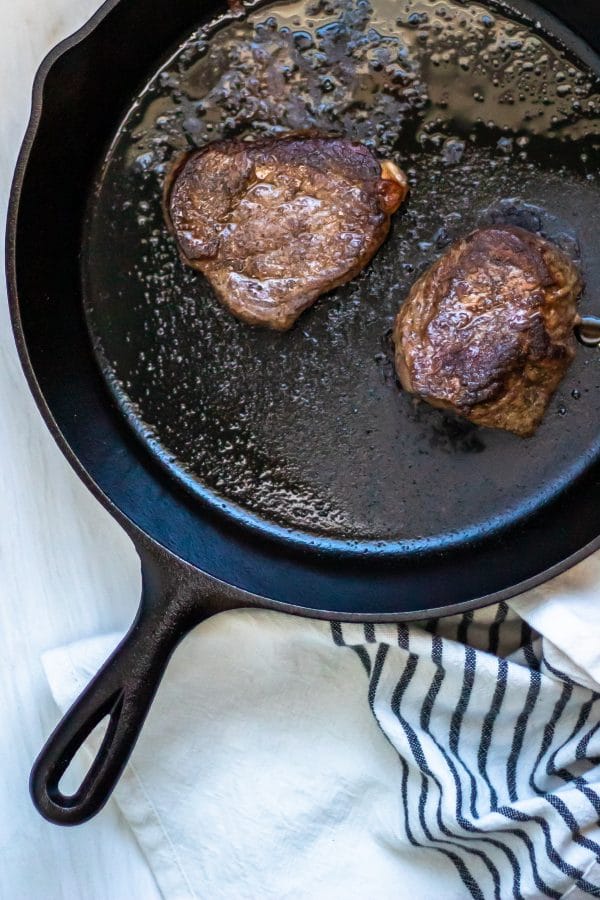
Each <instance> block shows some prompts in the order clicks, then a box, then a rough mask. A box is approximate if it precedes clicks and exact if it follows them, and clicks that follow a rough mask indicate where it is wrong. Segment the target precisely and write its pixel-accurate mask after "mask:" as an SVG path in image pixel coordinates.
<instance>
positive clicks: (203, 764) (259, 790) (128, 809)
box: [44, 556, 600, 900]
mask: <svg viewBox="0 0 600 900" xmlns="http://www.w3.org/2000/svg"><path fill="white" fill-rule="evenodd" d="M599 593H600V556H597V557H593V558H592V559H591V560H588V561H587V562H586V563H583V564H581V565H580V566H578V567H577V568H576V569H573V570H571V572H569V573H567V574H566V575H564V576H561V577H560V578H558V579H556V580H555V581H553V582H551V583H550V584H548V585H546V586H544V587H543V588H540V589H538V590H537V591H535V592H531V593H530V594H528V595H526V596H524V597H522V598H519V599H518V600H517V601H514V602H513V603H511V605H510V606H508V605H506V604H504V603H503V604H500V605H499V606H496V607H492V608H489V609H487V610H482V611H479V612H476V613H470V614H466V615H463V616H456V617H452V618H447V619H439V620H434V621H428V622H423V623H419V624H416V625H399V626H396V625H393V626H392V625H366V626H362V625H356V624H350V625H349V624H341V623H333V624H328V623H322V622H313V621H306V620H300V619H296V618H292V617H287V616H283V615H279V614H276V613H270V612H267V611H264V610H263V611H252V610H244V611H240V612H233V613H224V614H222V615H220V616H217V617H216V618H214V619H211V620H209V621H208V622H205V623H204V624H202V625H201V626H199V627H198V628H197V629H196V630H195V631H194V632H193V633H192V635H191V636H190V637H189V638H188V639H187V640H186V641H185V642H184V643H183V644H182V646H181V647H180V648H179V650H178V651H177V653H176V654H175V656H174V658H173V660H172V663H171V665H170V668H169V670H168V673H167V677H166V679H165V682H164V683H163V685H162V687H161V689H160V691H159V694H158V696H157V699H156V703H155V706H154V708H153V710H152V712H151V714H150V716H149V719H148V723H147V726H146V729H145V731H144V733H143V735H142V738H141V740H140V742H139V745H138V747H137V748H136V751H135V753H134V756H133V759H132V761H131V763H130V765H129V766H128V767H127V770H126V772H125V775H124V777H123V780H122V781H121V783H120V785H119V787H118V789H117V792H116V795H115V800H116V802H117V803H118V804H119V806H120V808H121V810H122V812H123V814H124V815H125V817H126V819H127V820H128V822H129V823H130V825H131V827H132V828H133V830H134V831H135V833H136V835H137V837H138V840H139V843H140V845H141V847H142V849H143V850H144V852H145V854H146V857H147V859H148V863H149V865H150V866H151V868H152V871H153V872H154V875H155V877H156V880H157V883H158V885H159V888H160V890H161V891H162V894H163V895H164V896H165V897H166V898H168V900H179V898H190V897H195V898H210V900H246V898H247V900H257V898H260V900H263V898H270V900H283V898H297V900H314V898H316V900H321V898H323V900H330V898H333V900H335V898H356V900H359V898H360V900H363V898H364V900H370V898H373V897H377V898H383V900H388V898H389V900H402V898H410V900H420V898H423V900H429V898H438V897H440V898H444V900H445V898H450V900H452V898H456V900H462V898H470V897H473V898H477V900H487V898H497V900H504V898H513V897H514V898H545V897H551V898H557V900H558V898H562V897H565V898H569V900H576V898H581V897H588V896H592V897H600V863H599V860H600V827H599V824H598V820H599V813H600V733H599V724H600V681H599V673H600V597H599V596H598V595H599ZM117 639H118V636H117V635H113V636H109V637H98V638H95V639H92V640H88V641H84V642H81V643H78V644H75V645H71V646H70V647H67V648H61V649H59V650H54V651H51V652H50V653H48V654H46V656H45V659H44V664H45V668H46V673H47V676H48V680H49V682H50V686H51V689H52V692H53V694H54V697H55V699H56V701H57V703H58V705H59V706H60V707H61V708H65V707H66V706H67V705H68V704H69V702H70V701H71V700H72V699H73V698H74V696H75V694H76V693H77V692H78V691H79V690H80V689H81V687H82V686H83V684H84V683H85V682H86V681H87V679H88V678H89V677H90V676H91V675H92V673H93V672H94V671H95V669H96V668H97V667H98V666H99V664H100V662H101V661H102V659H103V658H104V657H105V656H106V654H107V652H108V651H109V649H110V647H111V646H112V645H113V644H114V643H116V641H117ZM111 900H120V898H111Z"/></svg>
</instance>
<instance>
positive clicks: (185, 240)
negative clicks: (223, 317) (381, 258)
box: [165, 133, 407, 331]
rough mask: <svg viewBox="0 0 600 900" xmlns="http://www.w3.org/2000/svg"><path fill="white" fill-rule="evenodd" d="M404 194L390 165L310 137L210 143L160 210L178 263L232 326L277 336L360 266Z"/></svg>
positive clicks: (186, 164) (175, 177) (179, 171)
mask: <svg viewBox="0 0 600 900" xmlns="http://www.w3.org/2000/svg"><path fill="white" fill-rule="evenodd" d="M406 193H407V183H406V178H405V176H404V174H403V173H402V172H401V171H400V170H399V169H398V168H397V166H395V165H394V164H393V163H389V162H384V163H380V162H379V161H378V160H377V159H376V157H375V156H374V155H373V154H372V153H371V151H370V150H368V149H367V148H366V147H364V146H363V145H361V144H357V143H353V142H351V141H348V140H342V139H341V138H331V137H324V136H321V135H317V134H314V133H311V134H307V135H291V136H288V137H285V138H279V139H268V140H257V141H253V142H247V141H236V140H231V141H219V142H217V143H214V144H209V145H208V146H207V147H205V148H204V149H202V150H199V151H197V152H194V153H192V154H191V155H189V156H188V157H187V158H186V159H185V160H184V161H183V162H180V163H179V164H178V165H177V166H176V168H175V170H174V171H173V172H172V173H171V176H170V178H169V179H168V180H167V185H166V188H165V206H166V212H167V218H168V221H169V223H170V225H171V227H172V230H173V232H174V234H175V237H176V239H177V243H178V245H179V250H180V254H181V258H182V260H183V262H184V263H186V264H187V265H189V266H192V267H193V268H195V269H198V270H199V271H200V272H203V273H204V275H205V276H206V277H207V278H208V280H209V281H210V283H211V285H212V286H213V288H214V290H215V292H216V294H217V296H218V298H219V299H220V300H221V302H222V303H223V304H224V305H225V306H226V307H227V308H228V309H229V310H230V311H231V312H232V313H233V314H234V315H235V316H237V317H238V318H239V319H242V320H243V321H245V322H249V323H250V324H253V325H267V326H269V327H270V328H275V329H278V330H282V331H283V330H285V329H287V328H290V327H291V326H292V325H293V323H294V322H295V321H296V319H297V318H298V316H299V315H300V314H301V313H302V311H303V310H305V309H306V308H307V307H308V306H310V305H311V304H313V303H314V302H315V300H316V299H317V297H318V296H319V295H320V294H323V293H325V292H326V291H330V290H331V289H332V288H335V287H337V286H338V285H340V284H344V283H345V282H347V281H349V280H350V279H351V278H353V277H354V276H355V275H357V274H358V272H360V270H361V269H362V268H363V267H364V266H366V264H367V263H368V262H369V260H370V259H371V258H372V257H373V255H374V254H375V252H376V251H377V249H378V248H379V247H380V245H381V243H382V242H383V240H384V238H385V237H386V235H387V233H388V230H389V227H390V216H391V214H392V213H394V212H395V211H396V210H397V209H398V207H399V206H400V204H401V203H402V201H403V200H404V198H405V196H406Z"/></svg>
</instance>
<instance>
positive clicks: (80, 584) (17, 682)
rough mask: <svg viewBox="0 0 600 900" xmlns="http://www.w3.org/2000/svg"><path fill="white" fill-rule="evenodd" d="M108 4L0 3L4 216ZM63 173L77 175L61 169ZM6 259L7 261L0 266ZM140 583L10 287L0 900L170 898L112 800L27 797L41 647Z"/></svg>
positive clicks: (68, 635)
mask: <svg viewBox="0 0 600 900" xmlns="http://www.w3.org/2000/svg"><path fill="white" fill-rule="evenodd" d="M98 5H99V0H43V2H42V0H0V101H1V115H0V218H1V220H2V231H4V220H5V213H6V203H7V197H8V191H9V187H10V181H11V177H12V171H13V167H14V164H15V160H16V157H17V152H18V148H19V145H20V142H21V138H22V136H23V132H24V130H25V127H26V124H27V120H28V117H29V106H30V95H31V83H32V80H33V76H34V73H35V70H36V68H37V66H38V64H39V62H40V61H41V59H42V57H43V56H44V55H45V53H46V52H47V50H49V49H50V48H51V47H52V46H53V45H54V44H56V43H57V42H58V41H59V40H60V39H62V38H63V37H65V36H66V35H68V34H70V33H71V32H73V31H74V30H75V29H76V28H78V27H79V26H80V25H81V24H82V23H83V22H84V21H85V20H86V19H87V18H88V17H89V16H90V14H91V13H92V12H94V10H95V8H96V7H97V6H98ZM56 177H57V178H64V177H68V173H64V172H57V173H56ZM3 268H4V266H3V265H2V269H3ZM138 592H139V572H138V564H137V557H136V555H135V553H134V551H133V548H132V546H131V545H130V543H129V541H128V539H127V538H126V537H125V536H124V534H123V533H122V532H121V531H120V529H119V528H118V527H117V526H116V525H115V523H114V522H113V521H112V520H111V519H110V517H109V516H108V514H107V513H106V512H105V511H104V510H103V509H102V508H101V507H100V506H99V505H98V504H97V503H96V501H95V500H93V498H92V497H91V496H90V495H89V494H88V493H87V491H86V490H85V488H84V487H83V485H81V484H80V482H79V481H78V479H77V478H76V476H75V475H74V474H73V472H72V471H71V469H70V468H69V466H68V465H67V463H66V462H65V460H64V459H63V457H62V455H61V454H60V452H59V451H58V449H57V448H56V446H55V445H54V443H53V441H52V439H51V437H50V435H49V434H48V432H47V430H46V428H45V426H44V424H43V422H42V420H41V418H40V416H39V414H38V412H37V409H36V407H35V405H34V403H33V400H32V399H31V397H30V395H29V392H28V389H27V386H26V383H25V380H24V377H23V375H22V372H21V368H20V365H19V362H18V359H17V354H16V351H15V349H14V346H13V341H12V335H11V330H10V325H9V318H8V311H7V306H6V290H5V286H4V280H3V279H2V281H1V288H0V636H1V644H0V647H1V650H0V653H1V656H0V710H1V711H2V712H1V724H0V898H1V900H42V898H43V900H59V898H60V900H63V898H64V900H80V898H81V900H83V898H85V900H121V898H123V900H124V898H131V897H133V898H136V900H137V898H143V900H155V898H157V897H158V896H159V894H158V891H157V888H156V886H155V883H154V880H153V878H152V875H151V874H150V871H149V869H148V866H147V864H146V862H145V860H144V858H143V856H142V854H141V851H140V849H139V848H138V846H137V843H136V841H135V839H134V837H133V836H132V833H131V832H130V830H129V828H128V827H127V826H126V825H125V823H124V822H123V821H121V819H120V817H119V813H118V811H117V809H116V806H115V805H114V804H113V803H110V804H109V807H107V809H106V810H105V812H104V813H103V814H102V815H101V816H100V817H98V818H97V819H95V820H94V821H92V822H90V823H88V824H86V825H83V826H81V827H79V828H75V829H64V828H58V827H56V826H53V825H49V824H47V823H46V822H44V821H43V820H42V819H41V818H40V817H39V816H38V815H37V813H36V812H35V811H34V809H33V806H32V805H31V802H30V800H29V795H28V788H27V782H28V777H29V770H30V767H31V763H32V761H33V759H34V758H35V755H36V754H37V752H38V750H39V749H40V747H41V746H42V743H43V741H44V738H45V737H46V736H47V735H48V733H49V732H50V730H51V729H52V727H53V725H54V724H55V722H56V720H57V718H58V713H57V709H56V707H55V705H54V703H53V701H52V698H51V696H50V691H49V688H48V686H47V683H46V680H45V678H44V675H43V672H42V668H41V665H40V654H41V652H42V651H43V650H45V649H47V648H50V647H55V646H57V645H59V644H62V643H66V642H69V641H72V640H76V639H77V638H81V637H85V636H86V635H93V634H95V633H98V632H100V631H110V630H114V629H122V628H124V627H125V626H126V625H127V624H128V623H129V621H130V620H131V619H132V617H133V614H134V610H135V607H136V604H137V598H138Z"/></svg>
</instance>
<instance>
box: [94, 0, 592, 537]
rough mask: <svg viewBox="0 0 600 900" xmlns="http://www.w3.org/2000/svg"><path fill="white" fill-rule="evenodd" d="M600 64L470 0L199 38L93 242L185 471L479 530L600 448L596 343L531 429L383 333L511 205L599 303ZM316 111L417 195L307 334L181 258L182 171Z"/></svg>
mask: <svg viewBox="0 0 600 900" xmlns="http://www.w3.org/2000/svg"><path fill="white" fill-rule="evenodd" d="M585 52H587V51H585ZM585 52H584V51H583V50H581V54H582V56H583V55H585ZM588 55H590V54H588ZM592 66H594V67H596V66H597V60H595V59H592V58H591V55H590V58H589V59H585V60H583V59H579V58H578V57H577V56H576V55H575V54H574V53H573V52H571V51H567V50H565V49H564V48H561V46H560V45H559V43H558V41H557V40H555V39H550V38H549V37H548V36H547V35H546V34H545V33H544V32H543V30H542V28H541V26H540V25H539V24H536V23H535V22H528V21H527V20H526V19H525V18H523V19H516V18H515V17H514V16H513V17H509V16H508V14H506V13H503V12H501V10H500V8H499V7H496V6H492V5H489V4H486V5H484V4H479V3H469V4H468V5H463V4H462V3H460V2H448V0H444V2H424V0H411V2H400V3H399V2H393V0H389V2H388V0H378V2H376V3H374V4H371V3H369V2H366V0H353V2H337V0H309V2H304V0H303V2H293V3H286V4H284V3H282V4H269V5H267V6H261V7H259V8H256V9H254V10H253V11H252V12H250V13H249V14H248V15H247V17H246V18H244V19H239V18H238V19H232V18H227V17H225V18H224V19H222V20H221V21H220V23H219V26H218V27H214V28H211V27H206V28H203V29H201V30H200V31H199V32H198V33H197V34H195V35H193V36H191V37H190V39H189V40H188V41H186V42H185V43H184V44H183V45H182V47H180V48H179V49H178V51H177V52H176V53H175V54H174V56H173V57H171V59H169V60H168V61H167V62H166V63H165V64H164V66H163V67H162V68H161V70H160V71H159V72H157V73H156V75H155V76H154V77H153V78H152V79H151V80H150V81H149V83H148V85H147V87H146V88H145V90H144V91H143V93H142V94H141V95H140V97H139V98H138V99H137V100H136V101H135V103H134V105H133V106H132V108H131V110H130V112H129V113H128V115H127V116H126V118H125V120H124V122H123V124H122V127H121V129H120V130H119V132H118V134H117V135H116V137H115V139H114V142H113V145H112V147H111V149H110V152H109V154H108V157H107V160H106V163H105V165H104V167H103V170H102V172H101V174H100V177H99V182H98V189H97V191H96V193H95V197H94V201H93V205H92V208H91V209H90V214H89V222H88V233H87V252H86V256H85V259H84V261H83V269H84V283H85V295H86V309H87V315H88V321H89V325H90V330H91V333H92V335H93V339H94V343H95V347H96V349H97V352H98V355H99V358H100V360H101V363H102V366H103V369H104V371H105V374H106V375H107V378H108V379H109V383H110V385H111V388H112V390H113V392H114V394H115V396H116V398H117V400H118V402H119V404H120V405H121V407H122V409H123V410H124V411H125V413H126V414H127V416H128V418H129V420H130V422H131V423H132V425H133V426H134V427H135V428H136V430H137V431H138V433H139V434H140V436H141V437H142V438H143V439H144V440H145V441H146V442H147V443H148V444H149V445H150V446H151V449H152V451H153V452H154V453H155V454H158V455H159V457H160V458H161V460H162V462H163V463H164V464H165V465H167V466H169V468H170V469H171V471H172V472H173V475H174V476H175V477H176V478H178V479H179V480H180V481H182V482H183V483H184V484H185V485H186V486H187V487H188V488H189V489H190V490H191V491H193V492H195V493H200V494H201V495H202V496H203V497H205V498H206V500H207V501H209V502H211V503H213V504H215V505H217V506H220V507H222V508H224V509H226V510H227V511H228V512H229V513H232V514H239V515H248V514H249V515H252V516H256V517H258V519H260V520H261V521H263V522H264V523H265V525H266V523H269V527H271V526H279V527H285V528H291V529H295V530H298V531H300V532H302V533H303V535H305V537H306V539H307V540H315V541H319V540H321V539H332V538H334V539H343V540H344V541H350V540H352V541H355V542H358V543H363V542H374V545H377V543H379V544H380V545H386V544H387V543H389V542H398V541H425V542H427V541H437V540H438V539H440V535H445V536H446V539H448V540H452V539H453V536H454V535H458V534H460V535H461V536H462V537H463V538H464V536H465V534H473V535H474V536H475V535H477V534H480V533H481V532H482V531H489V530H492V529H495V528H500V527H502V525H503V524H505V523H506V522H507V521H509V520H514V519H515V517H519V516H523V515H525V514H527V512H528V511H530V510H531V509H533V508H535V507H536V506H537V505H539V504H540V503H543V502H545V501H546V500H547V499H548V497H550V496H551V495H552V494H553V493H555V492H556V491H558V490H560V489H561V487H562V486H563V485H564V484H565V483H566V482H567V481H568V480H569V479H570V478H572V477H573V476H574V475H575V474H576V473H577V471H579V470H580V468H581V467H582V466H583V465H584V464H585V462H586V461H587V460H589V457H590V454H595V453H596V452H598V440H599V438H598V434H599V433H600V429H599V428H598V425H599V424H600V423H599V421H598V418H597V415H596V416H594V414H593V413H592V411H593V410H594V408H596V409H597V406H598V404H597V391H598V390H599V389H600V355H599V354H597V353H595V352H594V351H590V350H586V349H585V348H583V347H582V348H580V350H579V353H578V357H577V359H576V361H575V363H574V364H573V367H572V368H571V370H570V371H569V374H568V376H567V378H566V379H565V382H564V384H563V385H562V386H561V388H560V390H559V393H558V394H557V396H556V397H555V398H554V399H553V401H552V404H551V407H550V409H549V411H548V413H547V416H546V420H545V421H544V422H543V424H542V426H541V427H540V429H539V431H538V433H537V434H536V436H535V437H534V438H532V439H531V440H529V441H526V442H522V441H519V440H517V439H515V438H514V437H511V436H509V435H505V434H502V433H492V432H490V431H487V430H485V429H475V428H474V427H473V426H470V425H468V424H466V425H465V423H459V424H456V420H454V419H452V418H451V417H448V416H445V415H444V414H443V413H441V412H440V411H436V410H431V409H426V408H423V406H422V405H419V404H417V405H415V403H414V402H413V399H412V398H410V397H409V396H407V395H406V394H404V393H403V392H401V391H400V390H399V389H398V386H397V384H396V382H395V379H394V377H393V375H392V374H391V368H390V363H389V354H388V353H382V352H381V346H382V339H383V337H384V335H385V334H386V332H389V329H390V327H391V325H392V322H393V319H394V316H395V313H396V311H397V308H398V306H399V304H400V302H401V301H402V300H403V299H404V298H405V297H406V295H407V294H408V291H409V289H410V287H411V285H412V284H413V282H414V281H415V279H416V278H417V277H418V275H419V274H420V272H422V271H423V270H424V269H425V268H426V267H427V266H429V265H430V264H431V263H432V262H433V261H434V260H435V259H436V258H437V257H438V256H439V255H440V254H441V252H442V251H443V249H444V248H446V247H447V246H448V245H449V244H450V243H451V242H452V241H453V240H455V239H456V238H457V237H459V236H460V235H463V234H466V233H467V232H468V231H469V230H471V229H472V228H474V227H476V226H478V225H481V224H486V223H489V222H508V223H510V224H516V225H520V226H522V227H526V228H530V229H531V230H534V231H539V232H540V233H542V234H543V235H545V236H546V237H548V238H550V239H551V240H553V241H555V242H556V243H557V244H559V246H561V247H562V248H563V249H565V250H566V252H568V253H569V254H570V255H571V256H572V258H575V259H577V260H578V261H579V262H580V265H581V268H582V271H583V275H584V279H585V281H586V284H587V290H586V292H585V293H584V296H583V300H582V304H581V313H582V315H585V314H589V315H594V314H595V315H598V312H599V307H598V297H599V296H600V254H598V244H597V235H598V233H599V225H600V222H599V218H600V215H599V212H598V211H599V210H600V203H599V201H600V183H599V177H598V172H599V170H600V79H599V77H598V74H597V71H600V69H595V68H594V69H593V68H592ZM315 127H316V128H319V129H321V130H323V131H328V132H337V133H341V134H343V135H345V136H347V137H351V138H353V139H356V140H360V141H363V142H364V143H365V144H367V145H368V146H369V147H372V148H373V149H374V150H375V151H376V152H377V153H378V154H379V155H381V156H382V157H389V158H391V159H393V160H394V161H395V162H397V163H398V164H399V165H400V166H401V167H402V168H403V169H404V170H405V171H406V172H407V173H408V175H409V178H410V182H411V197H410V200H409V203H408V205H407V207H406V208H405V209H404V210H403V211H401V212H400V213H399V214H398V216H397V218H396V221H395V223H394V226H393V232H392V235H391V236H390V239H389V240H388V241H387V243H386V244H385V245H384V247H383V248H382V250H381V251H380V252H379V254H378V256H377V257H376V258H375V260H374V261H373V263H372V264H371V266H370V267H369V268H368V269H367V270H366V271H364V272H363V273H362V274H361V275H360V276H359V277H358V278H357V279H356V280H355V281H353V282H352V283H350V284H348V285H346V286H345V287H342V288H340V289H338V290H336V291H335V292H334V293H333V294H332V295H330V296H327V297H324V298H322V299H321V300H320V301H319V302H318V303H317V305H316V306H315V307H314V308H313V309H312V310H311V311H310V312H309V313H307V314H305V316H304V317H303V319H302V320H301V321H300V322H299V323H298V324H297V326H296V327H295V328H294V329H293V330H292V331H291V332H289V333H286V334H275V333H271V332H265V331H264V330H261V329H254V328H250V327H248V326H247V325H244V324H242V323H240V322H238V321H236V320H235V319H234V318H233V317H231V316H230V314H229V313H227V311H226V310H224V309H223V308H222V307H221V306H220V305H219V304H218V302H217V301H216V300H215V298H214V297H213V295H212V293H211V291H210V289H209V288H208V286H207V284H206V282H204V281H203V279H202V278H201V277H199V276H198V275H196V274H194V273H191V272H189V271H186V269H185V268H184V267H183V266H182V265H181V264H180V262H179V260H178V258H177V251H176V248H175V244H174V242H173V240H172V239H171V238H170V237H169V235H168V234H167V232H166V228H165V226H164V223H163V218H162V211H161V206H160V194H161V188H162V181H163V179H164V174H165V170H166V168H167V166H168V164H169V162H170V160H171V159H172V158H173V156H174V155H175V154H176V153H179V152H181V151H185V150H189V149H191V148H193V147H201V146H204V145H205V144H206V143H207V142H210V141H212V140H215V139H218V138H223V137H231V136H248V137H250V138H251V137H256V136H259V135H260V136H263V135H277V134H281V133H284V132H288V131H292V130H302V129H306V128H315ZM582 413H583V414H582Z"/></svg>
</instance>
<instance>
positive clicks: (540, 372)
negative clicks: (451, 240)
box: [394, 226, 582, 437]
mask: <svg viewBox="0 0 600 900" xmlns="http://www.w3.org/2000/svg"><path fill="white" fill-rule="evenodd" d="M581 289H582V283H581V277H580V275H579V272H578V270H577V268H576V267H575V265H574V264H573V263H572V262H571V260H569V259H568V258H567V257H566V256H565V254H564V253H563V252H562V251H561V250H559V249H558V247H556V246H554V245H553V244H551V243H549V242H548V241H546V240H543V239H542V238H540V237H537V236H536V235H534V234H531V233H530V232H528V231H524V230H523V229H522V228H515V227H511V226H494V227H490V228H482V229H480V230H478V231H475V232H473V233H472V234H470V235H469V236H468V237H467V238H465V239H463V240H460V241H458V242H457V243H456V244H454V245H453V246H452V247H451V248H450V249H449V250H448V251H447V253H446V254H445V255H444V256H443V257H442V258H441V259H439V260H438V261H437V262H436V263H435V264H434V265H433V266H432V267H431V268H430V269H429V270H428V271H426V272H425V273H424V275H422V276H421V278H420V279H419V280H418V281H417V282H416V284H415V285H414V286H413V288H412V290H411V292H410V294H409V296H408V299H407V300H406V302H405V304H404V305H403V306H402V308H401V309H400V312H399V314H398V317H397V319H396V326H395V332H394V342H395V347H396V351H395V352H396V369H397V372H398V375H399V377H400V380H401V382H402V384H403V386H404V387H405V388H406V389H407V390H408V391H411V392H413V393H415V394H419V395H420V396H421V397H422V398H423V399H424V400H427V401H428V403H431V404H432V405H433V406H439V407H442V408H447V409H453V410H454V411H455V412H457V413H459V414H460V415H462V416H465V417H466V418H468V419H470V420H471V421H472V422H476V423H477V424H478V425H487V426H489V427H491V428H504V429H506V430H507V431H512V432H514V433H515V434H518V435H521V436H522V437H527V436H529V435H531V434H533V432H534V431H535V429H536V428H537V426H538V425H539V423H540V421H541V419H542V417H543V415H544V412H545V410H546V407H547V406H548V403H549V401H550V398H551V397H552V394H553V393H554V391H555V390H556V388H557V386H558V384H559V382H560V381H561V380H562V378H563V377H564V375H565V372H566V371H567V368H568V367H569V364H570V363H571V361H572V359H573V357H574V355H575V338H574V335H573V328H574V325H575V324H576V321H577V300H578V298H579V294H580V293H581Z"/></svg>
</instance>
